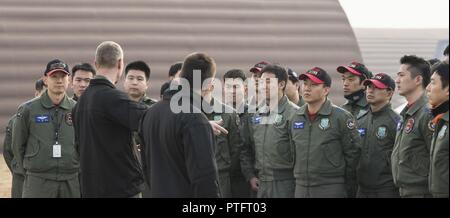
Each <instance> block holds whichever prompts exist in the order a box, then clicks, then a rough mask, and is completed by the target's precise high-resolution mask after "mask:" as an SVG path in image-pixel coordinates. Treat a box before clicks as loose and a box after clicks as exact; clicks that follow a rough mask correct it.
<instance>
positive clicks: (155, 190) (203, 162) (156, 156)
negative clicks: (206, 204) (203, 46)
mask: <svg viewBox="0 0 450 218" xmlns="http://www.w3.org/2000/svg"><path fill="white" fill-rule="evenodd" d="M215 71H216V64H215V62H214V60H213V59H212V58H210V57H208V56H207V55H205V54H201V53H194V54H191V55H189V56H188V57H187V58H186V60H185V61H184V63H183V68H182V71H181V75H180V77H181V78H180V80H181V84H182V87H183V88H182V89H181V90H180V91H178V90H175V91H168V92H165V96H164V98H163V100H162V101H160V102H158V103H156V104H154V105H153V106H152V107H151V108H150V109H149V110H148V111H147V112H146V113H145V115H144V117H143V118H142V121H141V128H140V130H141V133H140V135H141V138H142V140H143V142H144V143H143V146H142V151H141V153H142V154H143V156H142V163H143V170H144V175H145V177H146V181H148V182H149V186H150V190H151V195H152V197H159V198H174V197H178V198H204V197H219V196H220V193H219V187H218V175H217V166H216V160H215V157H214V149H215V148H214V144H215V141H214V133H213V130H212V128H211V125H210V123H209V122H208V119H207V118H206V116H205V115H204V114H203V113H202V110H201V108H202V106H201V104H202V103H201V102H203V99H202V96H205V95H206V94H207V93H209V92H211V91H212V86H211V84H208V86H207V88H205V89H202V90H200V88H195V87H194V88H192V86H193V85H195V84H194V82H193V81H194V77H195V78H196V83H198V84H203V82H204V81H205V80H207V79H209V78H213V77H214V75H215ZM200 72H201V73H200ZM199 74H201V75H199ZM194 75H195V76H194ZM197 79H198V80H197ZM199 80H201V82H200V81H199ZM183 81H184V82H183ZM187 86H189V88H187ZM203 87H205V86H203ZM177 91H178V92H177ZM180 103H181V105H182V106H187V107H183V108H182V110H181V111H176V110H173V109H174V108H176V107H178V106H180ZM186 109H187V110H186Z"/></svg>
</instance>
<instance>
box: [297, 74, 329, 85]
mask: <svg viewBox="0 0 450 218" xmlns="http://www.w3.org/2000/svg"><path fill="white" fill-rule="evenodd" d="M298 79H299V80H306V79H310V80H311V81H313V82H314V83H316V84H324V83H325V82H324V81H322V80H320V79H319V78H317V77H316V76H314V75H312V74H309V73H305V74H302V75H300V76H299V77H298Z"/></svg>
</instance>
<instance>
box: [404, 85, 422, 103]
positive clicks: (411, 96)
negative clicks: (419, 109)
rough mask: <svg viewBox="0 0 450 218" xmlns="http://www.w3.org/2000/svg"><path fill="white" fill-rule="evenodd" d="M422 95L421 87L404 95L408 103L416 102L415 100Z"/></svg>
mask: <svg viewBox="0 0 450 218" xmlns="http://www.w3.org/2000/svg"><path fill="white" fill-rule="evenodd" d="M422 95H423V89H422V88H418V89H416V90H414V91H413V92H411V93H409V94H408V95H407V96H405V98H406V101H407V102H408V105H411V104H414V103H416V101H417V100H419V98H420V97H422Z"/></svg>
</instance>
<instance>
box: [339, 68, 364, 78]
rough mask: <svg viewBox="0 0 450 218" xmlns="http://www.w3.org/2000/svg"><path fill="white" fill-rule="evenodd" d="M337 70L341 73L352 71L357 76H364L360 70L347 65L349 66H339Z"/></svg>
mask: <svg viewBox="0 0 450 218" xmlns="http://www.w3.org/2000/svg"><path fill="white" fill-rule="evenodd" d="M336 70H337V72H339V73H346V72H350V73H351V74H353V75H356V76H362V73H360V72H358V71H356V70H354V69H353V68H351V67H347V66H339V67H338V68H337V69H336Z"/></svg>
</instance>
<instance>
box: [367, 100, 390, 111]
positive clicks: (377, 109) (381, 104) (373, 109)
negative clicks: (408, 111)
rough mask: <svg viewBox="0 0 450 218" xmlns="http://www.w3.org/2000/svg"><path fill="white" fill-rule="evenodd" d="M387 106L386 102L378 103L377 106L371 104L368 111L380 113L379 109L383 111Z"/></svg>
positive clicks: (387, 102)
mask: <svg viewBox="0 0 450 218" xmlns="http://www.w3.org/2000/svg"><path fill="white" fill-rule="evenodd" d="M388 104H389V101H386V102H382V103H379V104H371V105H370V110H371V111H372V112H378V111H380V110H381V109H383V108H384V107H385V106H386V105H388Z"/></svg>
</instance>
